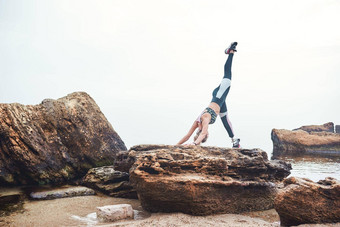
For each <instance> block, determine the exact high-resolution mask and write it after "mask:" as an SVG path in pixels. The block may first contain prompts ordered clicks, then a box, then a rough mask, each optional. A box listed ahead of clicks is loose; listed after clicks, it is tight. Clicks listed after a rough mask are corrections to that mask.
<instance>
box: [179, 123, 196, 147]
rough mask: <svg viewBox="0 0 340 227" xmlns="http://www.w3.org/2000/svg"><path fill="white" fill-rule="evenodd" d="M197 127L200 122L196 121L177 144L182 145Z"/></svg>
mask: <svg viewBox="0 0 340 227" xmlns="http://www.w3.org/2000/svg"><path fill="white" fill-rule="evenodd" d="M197 127H198V122H197V121H194V123H193V124H192V126H191V128H190V130H189V132H188V133H187V134H186V135H185V136H184V137H183V138H182V139H181V140H180V141H179V142H178V143H177V145H181V144H183V143H185V142H186V141H187V140H188V139H189V138H190V136H191V135H192V134H193V133H194V131H195V129H196V128H197Z"/></svg>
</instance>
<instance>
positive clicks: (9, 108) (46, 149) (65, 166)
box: [0, 92, 126, 186]
mask: <svg viewBox="0 0 340 227" xmlns="http://www.w3.org/2000/svg"><path fill="white" fill-rule="evenodd" d="M121 150H126V147H125V145H124V142H123V141H122V140H121V139H120V137H119V135H118V134H117V133H116V132H115V131H114V129H113V128H112V126H111V124H110V123H109V122H108V121H107V119H106V118H105V116H104V114H103V113H102V112H101V111H100V109H99V107H98V106H97V104H96V103H95V101H94V100H93V99H92V98H91V97H90V96H89V95H88V94H86V93H84V92H75V93H72V94H69V95H67V96H66V97H63V98H60V99H57V100H53V99H45V100H44V101H43V102H42V103H41V104H39V105H22V104H18V103H12V104H0V186H1V185H22V184H48V183H62V182H65V181H69V180H72V179H77V178H80V177H83V176H84V175H85V174H86V172H87V171H88V170H89V169H90V168H93V167H97V166H103V165H111V164H113V163H114V160H115V154H116V153H117V152H118V151H121Z"/></svg>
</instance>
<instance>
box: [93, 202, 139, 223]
mask: <svg viewBox="0 0 340 227" xmlns="http://www.w3.org/2000/svg"><path fill="white" fill-rule="evenodd" d="M133 217H134V213H133V209H132V206H131V205H130V204H118V205H109V206H103V207H97V218H98V219H99V220H100V221H102V222H113V221H118V220H122V219H128V218H133Z"/></svg>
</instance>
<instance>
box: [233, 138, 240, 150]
mask: <svg viewBox="0 0 340 227" xmlns="http://www.w3.org/2000/svg"><path fill="white" fill-rule="evenodd" d="M240 141H241V140H240V139H239V138H236V139H233V148H241V146H240Z"/></svg>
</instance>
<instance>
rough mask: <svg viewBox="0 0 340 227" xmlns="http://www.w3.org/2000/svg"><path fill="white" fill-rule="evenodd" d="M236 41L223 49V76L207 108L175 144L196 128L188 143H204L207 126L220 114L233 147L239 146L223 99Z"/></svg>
mask: <svg viewBox="0 0 340 227" xmlns="http://www.w3.org/2000/svg"><path fill="white" fill-rule="evenodd" d="M236 46H237V42H233V43H231V45H230V46H229V48H227V49H226V50H225V53H226V54H228V55H229V56H228V59H227V61H226V63H225V65H224V77H223V79H222V82H221V84H220V85H219V86H218V87H217V88H215V90H214V91H213V93H212V96H213V98H212V100H211V102H210V104H209V106H208V107H207V108H205V110H204V111H203V112H202V113H201V114H200V115H199V116H198V118H197V119H196V120H195V121H194V123H193V125H192V126H191V128H190V130H189V132H188V133H187V134H186V135H185V136H184V137H183V138H182V139H181V140H180V141H179V142H178V143H177V145H180V144H183V143H185V142H186V141H187V140H188V139H189V138H190V137H191V135H192V134H193V133H194V131H195V129H196V128H198V129H197V133H196V136H195V138H194V142H193V143H191V144H190V145H200V144H201V143H204V142H205V141H206V140H207V138H208V126H209V124H213V123H214V122H215V120H216V117H217V115H220V117H221V120H222V123H223V125H224V127H225V129H226V130H227V132H228V135H229V137H230V138H231V140H232V143H233V148H240V143H239V142H240V139H236V138H234V132H233V128H232V126H231V123H230V121H229V119H228V115H227V105H226V103H225V99H226V97H227V95H228V93H229V89H230V82H231V63H232V61H233V56H234V53H235V52H236Z"/></svg>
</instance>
